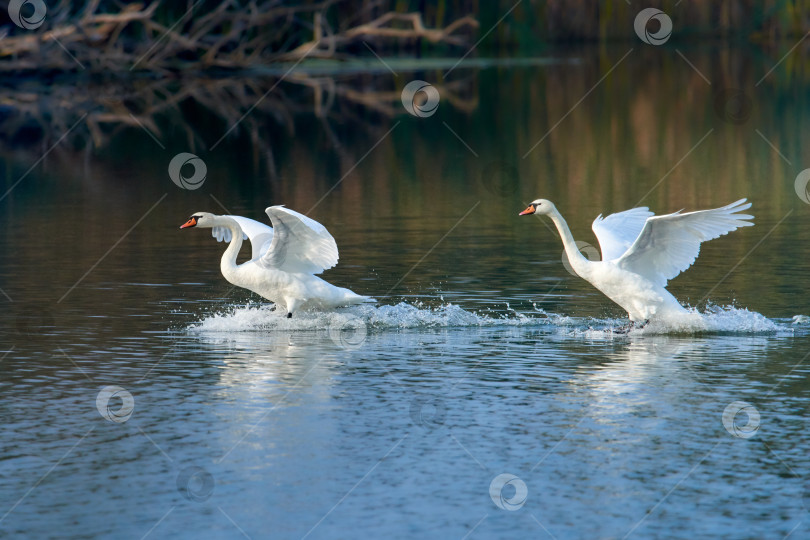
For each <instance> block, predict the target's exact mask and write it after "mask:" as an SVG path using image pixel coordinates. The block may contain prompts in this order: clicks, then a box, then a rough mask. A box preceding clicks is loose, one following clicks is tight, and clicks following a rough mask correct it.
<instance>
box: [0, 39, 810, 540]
mask: <svg viewBox="0 0 810 540" xmlns="http://www.w3.org/2000/svg"><path fill="white" fill-rule="evenodd" d="M789 46H790V44H788V46H786V47H785V50H779V51H759V50H748V49H735V48H728V47H725V46H716V47H708V48H695V49H682V50H678V51H675V50H674V49H666V48H649V47H648V48H641V47H639V46H636V47H635V48H633V49H632V50H631V47H630V46H627V47H622V46H616V47H608V48H604V47H598V48H597V47H594V48H584V49H578V50H565V51H555V52H554V54H553V55H552V57H553V58H551V59H549V58H548V57H546V58H544V59H539V60H538V59H525V60H520V61H509V62H494V61H493V62H477V63H475V64H472V65H465V64H462V65H460V66H458V67H455V68H452V66H453V64H454V63H455V61H454V60H450V61H444V62H443V61H432V63H429V64H426V66H427V67H425V68H424V69H414V62H412V61H408V62H405V61H403V62H391V63H390V65H389V67H390V69H391V70H392V71H393V72H395V73H396V74H394V73H391V72H390V71H389V69H388V68H386V67H385V66H382V65H380V64H379V62H377V61H376V60H374V61H373V62H371V61H369V62H368V63H363V64H361V65H359V66H354V67H352V68H350V67H347V68H346V69H344V70H342V71H340V72H332V71H330V69H331V68H329V67H328V66H321V65H316V66H313V67H311V68H309V69H307V70H300V71H296V72H295V73H293V74H291V75H290V76H289V78H288V79H287V80H285V81H284V82H281V83H278V79H277V78H274V77H272V76H269V77H266V78H261V77H241V78H231V79H225V80H217V79H207V80H189V81H179V80H171V79H165V80H164V79H161V80H137V81H125V82H117V81H108V82H106V83H102V82H98V81H91V80H86V79H77V80H68V81H61V82H59V81H57V82H56V83H54V84H53V85H51V86H47V87H46V86H40V85H38V84H35V83H27V82H20V83H19V84H18V86H17V87H15V88H14V92H10V91H9V92H10V93H9V95H10V96H11V97H13V98H14V99H17V98H19V96H23V97H22V98H19V100H20V101H19V103H22V104H28V105H26V106H27V107H28V108H27V109H22V110H23V111H24V112H23V113H20V114H17V113H15V112H14V111H13V110H12V112H9V111H5V112H4V116H3V125H4V129H3V131H4V132H5V133H6V135H4V136H3V137H1V138H0V149H2V155H0V159H2V164H3V167H2V175H3V176H2V178H3V184H2V186H4V187H3V189H2V191H3V193H5V195H3V196H2V200H0V209H1V210H2V212H0V216H2V217H0V220H2V230H1V231H0V245H1V249H2V253H3V258H2V263H1V264H0V289H2V294H1V295H0V302H3V304H4V308H3V310H2V312H1V313H0V325H1V326H0V331H2V343H0V373H2V378H1V379H0V420H2V429H3V433H2V448H3V451H2V454H0V531H2V535H3V536H4V537H30V538H48V537H60V538H61V537H69V538H80V537H81V538H87V537H118V538H130V537H132V538H143V537H152V538H164V537H180V536H184V537H191V538H201V537H206V538H235V537H240V536H242V535H244V536H247V537H250V538H313V539H314V538H351V537H358V536H362V537H389V538H527V537H536V538H545V537H549V538H557V539H563V538H627V537H635V538H718V537H724V538H785V537H787V536H791V537H793V538H806V537H808V536H809V535H810V519H808V510H809V509H810V457H808V453H807V448H808V442H810V441H809V439H810V437H809V436H808V433H809V431H808V412H809V409H810V385H809V384H808V382H807V376H808V371H809V370H810V358H809V357H808V355H810V323H808V321H807V317H806V316H807V315H810V305H808V300H807V292H806V291H808V289H810V274H808V272H807V261H808V260H810V226H809V225H810V205H808V204H805V203H804V202H803V201H802V200H801V199H800V198H799V196H798V195H797V193H796V190H795V179H796V177H797V175H798V174H799V173H800V171H802V170H803V169H805V168H807V167H810V148H808V147H807V145H806V144H803V143H806V137H803V135H804V134H806V131H807V126H808V125H810V100H808V95H810V94H808V92H807V89H808V84H809V83H810V74H808V73H806V72H805V71H803V68H802V66H801V65H800V63H799V64H797V63H796V62H794V61H793V60H792V59H793V58H794V57H793V56H790V57H789V58H788V59H787V60H786V61H785V62H782V63H780V64H778V65H777V62H778V61H779V58H780V57H781V56H782V54H784V52H787V49H788V48H789ZM372 60H373V59H372ZM687 60H688V61H687ZM690 64H691V65H690ZM774 66H776V68H775V69H773V71H770V72H769V70H771V69H772V68H774ZM451 68H452V69H451ZM448 70H450V72H449V73H448ZM415 79H418V80H424V81H427V82H429V83H431V84H432V85H434V86H435V87H436V88H437V89H438V90H439V94H440V96H441V100H440V102H439V106H438V109H437V111H436V112H435V114H432V115H430V116H426V117H417V116H414V115H411V114H409V113H408V112H407V111H406V110H405V108H404V107H403V104H402V102H401V100H400V91H401V90H402V88H403V87H404V86H405V84H407V83H408V82H409V81H411V80H415ZM271 90H272V91H271ZM26 95H27V96H29V97H28V98H25V96H26ZM30 96H33V98H32V97H30ZM68 96H69V99H68ZM262 96H264V97H262ZM260 98H261V99H260ZM9 99H11V98H9ZM257 102H258V105H256V106H255V107H253V108H251V106H252V105H254V104H256V103H257ZM20 107H22V105H21V106H20ZM12 109H13V108H12ZM25 111H27V112H25ZM42 111H45V112H47V113H48V114H45V115H42V114H39V115H37V114H34V113H35V112H39V113H42ZM245 113H248V114H247V115H246V116H245V117H244V119H242V120H241V121H240V122H239V124H238V126H237V127H236V128H234V129H233V130H231V131H230V132H229V131H228V130H229V129H230V128H231V127H232V126H233V124H234V122H235V121H236V120H237V119H239V118H240V117H241V116H242V115H243V114H245ZM83 115H86V116H83ZM105 115H106V116H105ZM41 118H50V120H49V121H47V122H45V121H43V120H38V119H41ZM132 118H134V119H135V120H134V121H133V120H132ZM37 122H44V124H40V125H39V126H38V127H37ZM226 132H228V136H227V137H224V138H223V135H225V134H226ZM65 133H67V135H65ZM63 135H65V136H64V138H61V139H60V137H62V136H63ZM180 152H190V153H193V154H195V155H197V156H199V157H200V159H202V160H203V161H204V162H205V164H206V166H207V176H206V179H205V181H204V183H203V185H202V187H200V188H199V189H194V190H184V189H181V188H179V187H178V186H176V185H175V184H173V183H172V182H171V180H170V178H169V176H168V174H167V168H168V166H169V162H170V161H171V159H172V158H173V157H174V156H175V155H176V154H178V153H180ZM43 155H44V156H45V157H44V159H43V158H42V157H43ZM537 197H543V198H548V199H551V200H552V201H554V202H555V203H556V204H557V206H558V208H559V209H560V211H561V212H562V213H563V215H564V216H565V217H566V218H567V220H568V222H569V224H570V225H571V227H572V230H573V232H574V235H575V237H576V238H577V239H579V240H582V241H584V242H588V243H595V238H594V237H593V235H592V232H591V231H590V224H591V221H592V220H593V218H594V217H596V216H597V215H598V214H600V213H605V214H607V213H611V212H615V211H621V210H625V209H627V208H631V207H633V206H637V205H647V206H649V207H650V208H651V209H652V210H653V211H656V212H657V213H666V212H672V211H676V210H679V209H681V208H686V209H698V208H710V207H717V206H721V205H724V204H727V203H729V202H732V201H734V200H736V199H739V198H742V197H748V198H749V199H750V200H751V201H752V202H753V204H754V206H753V208H752V213H753V214H754V215H755V216H756V220H755V221H756V226H755V227H752V228H746V229H743V230H740V231H736V232H734V233H731V234H730V235H729V236H726V237H722V238H720V239H718V240H715V241H712V242H710V243H707V244H705V245H704V246H703V249H702V251H701V255H700V257H699V259H698V261H697V263H696V264H695V266H694V267H692V268H691V269H689V270H688V271H686V272H685V273H684V274H683V275H681V276H680V277H678V278H677V279H675V280H674V281H673V282H672V283H671V285H670V290H671V291H672V292H673V293H674V294H675V295H676V296H677V297H678V298H679V299H681V301H682V302H684V303H685V304H688V305H689V306H692V307H694V308H695V309H696V310H697V311H699V312H701V313H703V314H704V315H703V317H704V318H703V322H704V324H703V326H702V327H701V328H700V329H699V330H700V331H695V332H672V331H669V330H668V329H666V328H656V327H649V328H645V329H644V330H640V331H633V332H631V333H630V334H629V335H623V334H617V333H615V332H613V331H612V329H614V328H615V327H618V326H620V325H622V324H624V322H625V321H624V317H625V314H624V313H623V312H622V311H621V310H620V309H619V308H618V307H616V306H615V305H613V304H612V303H611V302H610V301H609V300H607V299H606V298H604V297H603V296H602V295H601V294H600V293H598V292H597V291H596V290H594V289H593V288H592V287H591V286H590V285H588V284H587V283H585V282H583V281H581V280H579V279H577V278H575V277H573V276H572V275H570V274H569V273H568V272H567V271H566V269H565V266H564V265H563V263H562V261H561V258H562V246H561V244H560V242H559V238H558V237H557V236H556V234H555V233H554V232H553V231H551V230H550V229H549V228H548V225H549V223H548V222H547V221H544V220H543V219H537V218H534V217H529V218H527V217H524V218H518V217H517V213H518V212H519V211H520V210H522V209H523V208H525V206H526V204H527V203H528V202H529V201H531V200H532V199H535V198H537ZM270 204H286V205H287V206H289V207H290V208H293V209H296V210H299V211H302V212H307V213H308V214H309V215H310V216H311V217H313V218H314V219H316V220H318V221H319V222H321V223H323V224H324V225H325V226H326V227H327V228H328V229H329V230H330V232H331V233H332V234H333V235H334V237H335V238H336V240H337V243H338V246H339V248H340V255H341V259H340V264H339V265H338V266H337V267H336V268H334V269H332V270H329V271H328V272H326V273H325V274H324V276H323V277H324V278H325V279H327V280H328V281H330V282H332V283H334V284H337V285H341V286H346V287H350V288H351V289H353V290H354V291H356V292H358V293H361V294H367V295H371V296H374V297H375V298H377V299H378V301H379V302H378V304H376V305H375V306H364V307H357V308H351V309H347V310H339V311H338V312H335V313H326V314H324V313H301V314H297V315H296V317H294V318H293V319H291V320H287V319H281V318H279V317H278V316H277V315H276V314H274V313H273V312H272V311H271V310H270V308H269V307H268V306H267V305H264V304H263V303H262V302H261V301H260V300H261V299H259V298H257V297H255V296H251V295H250V294H248V293H246V292H245V291H242V290H234V289H233V288H232V287H231V286H230V285H229V284H228V283H227V282H225V280H224V279H223V278H222V276H221V275H220V273H219V257H220V256H221V253H222V251H223V248H224V245H223V244H217V243H216V242H215V241H214V240H213V239H212V238H211V237H210V233H209V231H198V230H193V229H192V230H183V231H180V230H178V227H179V225H180V224H182V223H183V222H184V221H186V219H187V218H188V216H189V215H191V214H192V213H193V212H196V211H211V212H218V213H219V212H221V213H226V212H227V213H233V214H239V215H245V216H249V217H253V218H255V219H260V220H262V219H263V218H262V216H263V209H264V208H265V207H266V206H268V205H270ZM223 208H224V209H226V210H224V209H223ZM246 254H247V249H245V251H244V253H243V255H246ZM111 387H112V388H111ZM503 475H507V476H503Z"/></svg>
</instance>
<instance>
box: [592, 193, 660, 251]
mask: <svg viewBox="0 0 810 540" xmlns="http://www.w3.org/2000/svg"><path fill="white" fill-rule="evenodd" d="M654 215H655V214H654V213H652V212H650V209H649V208H647V207H646V206H643V207H640V208H633V209H631V210H625V211H624V212H618V213H616V214H610V215H609V216H608V217H606V218H603V217H602V214H599V217H597V218H596V219H595V220H594V221H593V225H592V227H591V228H592V229H593V232H594V234H595V235H596V239H597V240H599V247H600V248H601V249H602V260H603V261H612V260H614V259H618V258H619V257H621V256H622V255H623V254H624V253H625V252H626V251H627V250H628V249H630V246H632V245H633V242H635V241H636V238H638V235H639V234H641V229H643V228H644V223H645V222H646V221H647V218H649V217H652V216H654Z"/></svg>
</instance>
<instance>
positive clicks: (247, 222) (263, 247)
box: [211, 216, 273, 259]
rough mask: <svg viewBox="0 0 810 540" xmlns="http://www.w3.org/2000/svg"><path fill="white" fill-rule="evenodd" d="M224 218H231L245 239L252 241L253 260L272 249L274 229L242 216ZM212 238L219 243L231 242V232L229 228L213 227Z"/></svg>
mask: <svg viewBox="0 0 810 540" xmlns="http://www.w3.org/2000/svg"><path fill="white" fill-rule="evenodd" d="M224 217H229V218H231V219H233V220H234V221H236V223H238V224H239V227H240V228H241V229H242V232H243V233H244V238H245V239H246V240H250V248H251V259H256V258H258V257H260V256H261V255H262V254H263V253H264V252H266V251H267V249H268V248H269V247H270V243H271V242H272V240H273V228H272V227H268V226H267V225H265V224H264V223H260V222H258V221H256V220H254V219H250V218H246V217H242V216H224ZM211 236H213V237H214V238H216V239H217V242H230V241H231V231H230V229H228V228H227V227H213V228H212V229H211Z"/></svg>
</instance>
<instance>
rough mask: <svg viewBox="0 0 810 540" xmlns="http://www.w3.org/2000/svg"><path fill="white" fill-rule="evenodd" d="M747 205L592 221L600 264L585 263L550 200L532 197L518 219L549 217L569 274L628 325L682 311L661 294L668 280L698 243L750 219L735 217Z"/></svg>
mask: <svg viewBox="0 0 810 540" xmlns="http://www.w3.org/2000/svg"><path fill="white" fill-rule="evenodd" d="M750 207H751V203H747V202H746V199H740V200H739V201H737V202H735V203H731V204H729V205H728V206H723V207H722V208H715V209H712V210H699V211H697V212H687V213H685V214H682V213H681V211H680V210H679V211H678V212H675V213H674V214H667V215H664V216H656V215H655V214H653V213H652V212H650V211H649V209H648V208H646V207H642V208H633V209H632V210H626V211H624V212H619V213H617V214H611V215H609V216H608V217H606V218H602V215H601V214H600V215H599V217H597V218H596V220H594V222H593V232H594V233H595V234H596V237H597V239H598V240H599V247H601V248H602V260H601V261H590V260H588V259H586V258H585V257H584V256H583V255H582V253H580V252H579V249H578V248H577V245H576V243H575V242H574V237H573V236H572V235H571V231H570V230H569V229H568V224H567V223H566V222H565V220H564V219H563V217H562V215H560V212H559V211H558V210H557V208H556V207H555V206H554V204H553V203H552V202H551V201H547V200H545V199H537V200H536V201H532V203H531V204H530V205H529V207H528V208H526V210H524V211H523V212H521V213H520V214H519V215H521V216H526V215H530V214H545V215H548V216H549V217H550V218H551V220H552V221H553V222H554V224H555V225H556V226H557V230H558V231H559V232H560V237H561V238H562V242H563V245H564V246H565V253H566V254H567V256H568V261H569V262H570V263H571V267H572V268H573V269H574V271H575V272H576V273H577V274H578V275H579V276H580V277H581V278H583V279H585V280H586V281H589V282H590V283H591V284H592V285H593V286H594V287H596V288H597V289H599V290H600V291H601V292H602V293H604V294H605V295H606V296H607V297H608V298H610V299H611V300H613V301H614V302H616V303H617V304H619V305H620V306H621V307H622V308H624V309H625V310H627V314H628V315H629V317H630V320H631V321H632V323H631V324H634V323H635V322H645V321H649V320H650V319H653V318H655V319H674V318H677V317H679V316H681V315H683V314H684V313H687V311H686V309H685V308H684V307H683V306H682V305H681V304H680V303H678V300H677V299H676V298H675V297H674V296H672V294H671V293H670V292H669V291H667V290H666V285H667V281H669V280H670V279H672V278H674V277H675V276H677V275H678V274H680V273H681V272H683V271H684V270H686V269H687V268H689V267H690V266H692V263H694V262H695V259H696V258H697V256H698V253H700V244H701V242H705V241H707V240H712V239H714V238H717V237H718V236H722V235H724V234H727V233H729V232H731V231H733V230H736V229H737V228H739V227H749V226H752V225H753V223H751V222H749V221H745V220H747V219H753V218H754V216H751V215H748V214H737V213H736V212H740V211H742V210H747V209H748V208H750Z"/></svg>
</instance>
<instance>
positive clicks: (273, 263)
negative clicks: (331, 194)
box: [258, 206, 338, 274]
mask: <svg viewBox="0 0 810 540" xmlns="http://www.w3.org/2000/svg"><path fill="white" fill-rule="evenodd" d="M265 212H267V215H268V216H269V217H270V222H271V223H272V224H273V230H274V231H275V233H274V235H273V242H272V243H271V244H270V247H269V249H268V250H267V251H266V252H265V253H264V254H263V255H262V257H261V259H259V261H258V262H259V264H261V265H262V266H264V267H266V268H277V269H279V270H284V271H285V272H302V273H308V274H320V273H321V272H323V271H324V270H327V269H329V268H332V267H333V266H335V265H336V264H337V263H338V249H337V244H336V243H335V239H334V238H332V235H331V234H329V231H327V230H326V227H324V226H323V225H321V224H320V223H318V222H317V221H315V220H313V219H310V218H308V217H307V216H305V215H303V214H299V213H298V212H296V211H294V210H290V209H289V208H284V207H283V206H270V207H269V208H267V209H266V210H265Z"/></svg>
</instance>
